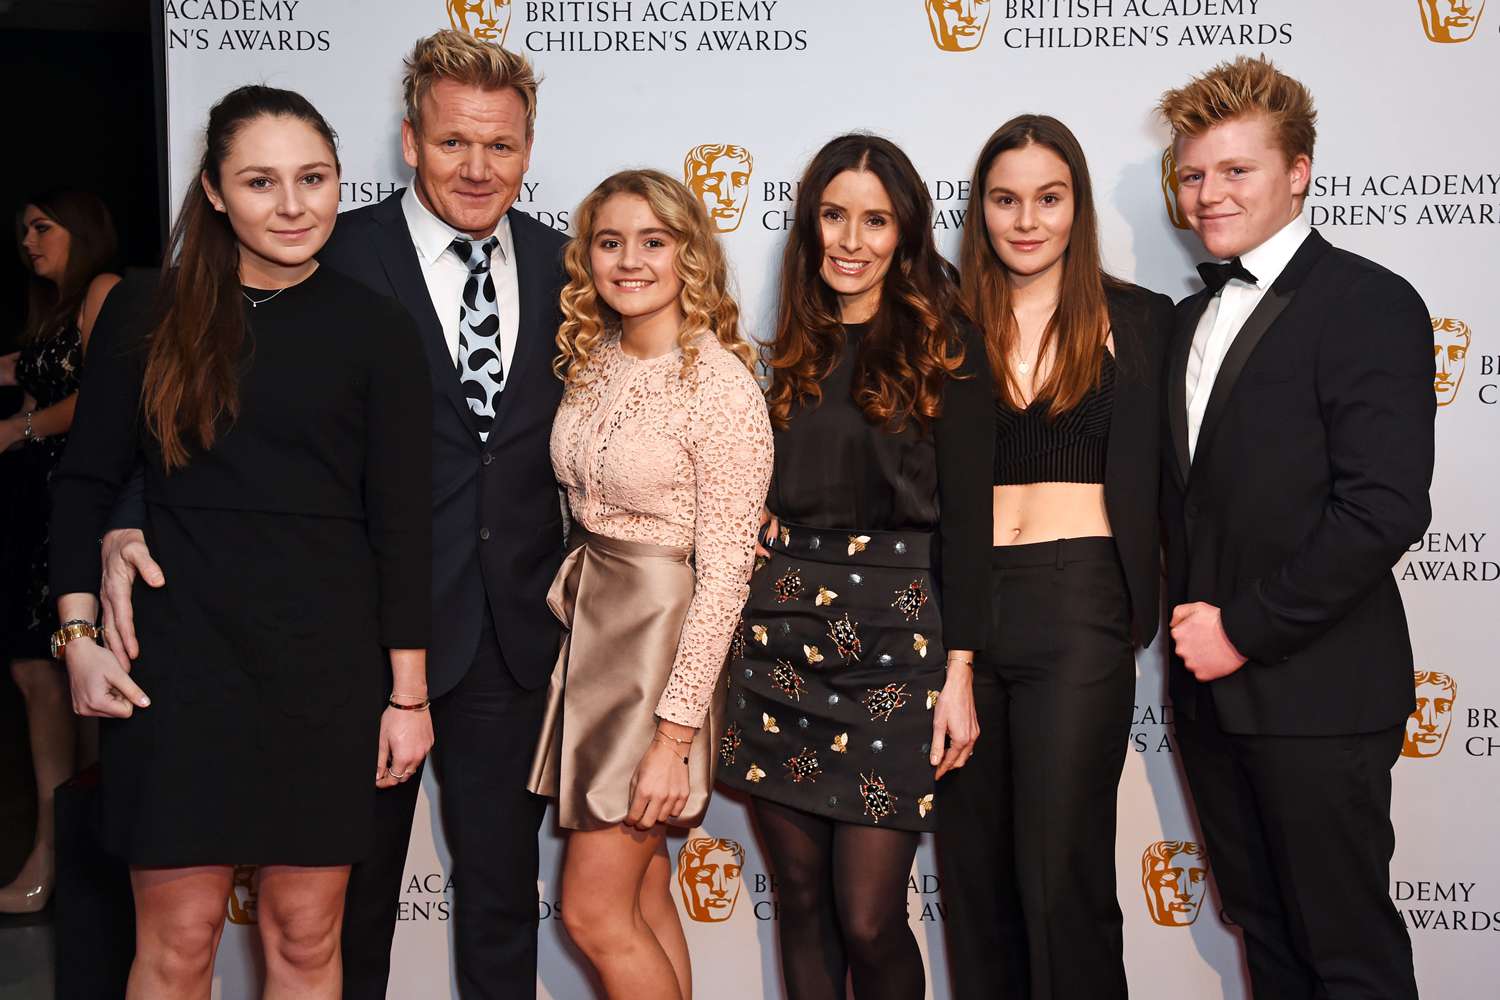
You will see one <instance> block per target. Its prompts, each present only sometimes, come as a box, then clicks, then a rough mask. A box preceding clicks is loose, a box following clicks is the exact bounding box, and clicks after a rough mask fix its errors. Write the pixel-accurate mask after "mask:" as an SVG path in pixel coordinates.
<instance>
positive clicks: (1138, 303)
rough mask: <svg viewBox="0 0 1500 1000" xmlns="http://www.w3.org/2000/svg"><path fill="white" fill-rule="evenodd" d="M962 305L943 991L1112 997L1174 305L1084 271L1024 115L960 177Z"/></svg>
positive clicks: (1068, 196)
mask: <svg viewBox="0 0 1500 1000" xmlns="http://www.w3.org/2000/svg"><path fill="white" fill-rule="evenodd" d="M971 190H972V194H971V196H970V201H969V211H968V215H967V217H966V219H965V223H964V236H963V248H962V252H961V262H962V272H963V293H964V300H965V302H966V303H967V304H968V307H969V312H970V315H972V316H973V317H974V319H975V320H976V321H977V322H979V323H980V324H981V326H982V327H983V330H984V339H985V346H986V351H987V355H988V361H989V365H990V368H991V370H992V372H993V375H994V387H995V398H994V403H993V410H992V413H991V416H990V419H991V420H992V421H993V422H994V426H995V453H994V456H993V462H992V466H991V468H992V469H993V478H992V482H993V483H994V491H993V503H994V537H993V539H992V541H993V543H994V550H993V554H992V558H991V576H990V580H991V588H992V590H991V593H990V599H989V612H988V613H989V615H990V630H989V634H990V643H989V645H988V646H987V647H986V649H985V651H984V653H983V655H981V656H980V657H979V659H978V663H976V665H975V668H974V700H975V703H976V704H977V706H978V711H979V725H980V726H981V727H982V728H983V730H984V733H985V752H984V754H983V756H982V757H980V758H978V759H977V760H976V762H975V763H974V764H973V765H972V766H970V767H968V768H966V769H965V770H964V771H962V772H961V773H958V774H955V775H953V776H952V777H950V778H949V779H948V780H947V782H946V783H945V784H944V785H943V789H942V801H943V804H944V808H945V809H946V810H947V811H946V813H945V815H944V817H943V818H944V823H943V827H942V830H941V831H940V832H939V834H938V841H937V843H938V856H939V860H940V862H941V863H942V866H943V872H944V875H945V878H944V880H943V899H944V901H945V902H946V903H947V904H948V919H947V921H946V922H945V924H944V926H945V927H946V929H947V937H948V961H949V967H950V969H951V970H952V976H953V984H954V993H955V995H956V996H961V997H969V996H992V997H1004V998H1008V1000H1009V998H1013V1000H1044V998H1045V1000H1123V998H1124V997H1125V992H1126V985H1125V965H1124V954H1123V950H1124V945H1123V938H1122V918H1121V914H1120V907H1119V903H1118V902H1117V901H1116V884H1115V867H1114V858H1115V807H1116V789H1117V788H1118V786H1119V783H1120V771H1121V769H1122V768H1123V767H1124V764H1125V748H1126V741H1127V740H1128V739H1129V735H1130V716H1131V706H1132V704H1133V701H1134V694H1135V657H1134V655H1133V653H1134V649H1135V647H1137V646H1143V645H1146V644H1147V643H1149V642H1150V641H1151V638H1152V636H1154V635H1155V634H1156V628H1157V624H1158V623H1157V614H1158V607H1157V591H1158V588H1159V587H1160V581H1161V555H1160V539H1159V534H1158V527H1157V513H1156V496H1157V488H1158V476H1159V475H1160V465H1159V459H1158V453H1157V451H1158V450H1157V442H1158V440H1159V439H1160V436H1161V421H1162V419H1163V414H1164V413H1165V409H1164V407H1165V400H1164V397H1163V391H1162V383H1161V367H1162V363H1163V359H1164V355H1165V351H1166V345H1167V340H1168V338H1169V337H1170V335H1171V332H1172V324H1173V308H1172V302H1171V300H1170V299H1168V298H1167V297H1166V296H1164V295H1158V294H1156V293H1154V292H1148V291H1146V290H1145V289H1142V288H1138V287H1136V286H1134V285H1130V284H1126V283H1125V282H1122V281H1117V280H1115V279H1114V278H1111V277H1110V276H1109V275H1107V274H1106V273H1104V271H1103V268H1102V265H1101V263H1100V255H1099V234H1098V223H1097V216H1096V214H1095V211H1094V200H1093V189H1092V186H1091V184H1090V182H1089V173H1088V166H1087V164H1086V163H1085V161H1084V156H1083V150H1082V148H1081V147H1080V146H1079V144H1078V140H1077V139H1076V138H1074V136H1073V133H1072V132H1071V131H1069V130H1068V128H1067V126H1065V125H1064V124H1063V123H1062V122H1060V121H1058V120H1057V119H1055V118H1049V117H1046V116H1044V115H1023V116H1021V117H1018V118H1014V119H1012V120H1010V121H1009V122H1006V123H1005V124H1004V125H1002V126H1001V127H1000V129H999V130H998V131H997V132H996V133H995V134H994V135H993V136H991V137H990V139H989V141H988V142H986V143H985V145H984V149H983V150H981V152H980V154H979V159H978V161H977V163H976V164H975V167H974V176H973V180H972V189H971Z"/></svg>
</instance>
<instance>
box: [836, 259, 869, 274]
mask: <svg viewBox="0 0 1500 1000" xmlns="http://www.w3.org/2000/svg"><path fill="white" fill-rule="evenodd" d="M828 262H829V263H830V264H832V265H833V269H834V270H835V271H837V272H838V273H839V274H847V275H849V276H850V277H854V276H855V275H857V274H863V273H864V270H865V268H867V267H869V266H870V262H869V261H867V260H850V259H849V258H847V257H829V258H828Z"/></svg>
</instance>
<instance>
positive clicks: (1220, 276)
mask: <svg viewBox="0 0 1500 1000" xmlns="http://www.w3.org/2000/svg"><path fill="white" fill-rule="evenodd" d="M1198 276H1199V277H1200V278H1202V279H1203V283H1204V284H1205V285H1207V286H1208V290H1209V291H1210V292H1215V293H1217V292H1218V291H1219V290H1220V289H1222V288H1223V287H1224V286H1225V285H1227V284H1229V279H1231V278H1239V279H1240V280H1241V281H1243V282H1244V283H1245V284H1247V285H1253V284H1255V275H1253V274H1251V273H1250V271H1249V270H1248V269H1247V268H1246V267H1245V265H1244V264H1241V263H1240V259H1239V258H1238V257H1236V258H1235V259H1234V260H1231V261H1229V262H1228V263H1227V264H1211V263H1207V262H1205V263H1202V264H1199V265H1198Z"/></svg>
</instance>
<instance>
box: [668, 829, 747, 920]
mask: <svg viewBox="0 0 1500 1000" xmlns="http://www.w3.org/2000/svg"><path fill="white" fill-rule="evenodd" d="M744 867H745V849H744V848H743V847H741V846H740V845H739V844H738V843H737V842H735V841H733V840H725V839H724V838H723V837H689V838H688V839H687V842H686V843H684V844H683V845H682V849H681V850H679V851H678V852H677V887H678V889H679V890H681V892H682V905H683V907H684V908H685V909H686V910H687V913H688V916H689V917H691V918H693V919H694V920H696V921H698V922H699V923H700V924H717V923H722V922H723V921H725V920H728V919H729V917H730V915H731V914H733V913H734V904H735V903H737V902H738V901H739V898H740V888H741V885H742V883H741V881H740V878H741V872H742V870H743V869H744Z"/></svg>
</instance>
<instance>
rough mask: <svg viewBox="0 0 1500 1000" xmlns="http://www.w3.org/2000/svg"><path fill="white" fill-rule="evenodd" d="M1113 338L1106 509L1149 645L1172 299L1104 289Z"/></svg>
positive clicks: (1154, 622) (1154, 613) (1142, 638)
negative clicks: (1163, 382) (1114, 373)
mask: <svg viewBox="0 0 1500 1000" xmlns="http://www.w3.org/2000/svg"><path fill="white" fill-rule="evenodd" d="M1107 294H1108V298H1109V325H1110V330H1111V332H1112V333H1113V334H1114V338H1115V366H1116V369H1117V376H1118V377H1117V378H1116V379H1115V398H1114V406H1113V408H1112V409H1111V411H1110V418H1109V442H1108V444H1107V445H1106V451H1105V461H1104V509H1105V511H1106V513H1108V515H1109V526H1110V531H1111V532H1112V533H1113V534H1114V537H1115V551H1116V552H1118V553H1119V556H1120V566H1121V568H1122V569H1123V570H1124V572H1125V585H1126V589H1127V590H1128V591H1129V594H1130V629H1131V633H1132V638H1133V639H1134V641H1135V643H1136V644H1137V645H1140V646H1145V645H1149V644H1150V642H1151V640H1152V639H1153V638H1155V636H1156V630H1157V628H1158V626H1159V625H1160V623H1161V599H1160V595H1161V521H1160V517H1159V515H1158V510H1157V508H1158V503H1157V490H1158V487H1159V485H1160V480H1161V474H1160V471H1159V470H1160V468H1161V424H1162V420H1163V412H1164V403H1163V399H1164V396H1163V393H1162V386H1161V378H1162V375H1161V372H1162V366H1163V362H1164V360H1165V358H1166V354H1167V344H1168V342H1169V341H1170V340H1171V337H1172V330H1173V322H1174V321H1173V311H1172V310H1173V307H1172V300H1171V299H1169V298H1167V297H1166V296H1165V295H1162V294H1160V293H1158V292H1152V291H1148V290H1147V289H1144V288H1141V287H1139V286H1136V285H1118V286H1109V287H1108V288H1107Z"/></svg>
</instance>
